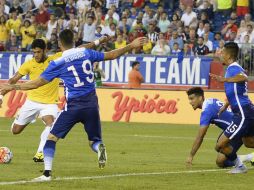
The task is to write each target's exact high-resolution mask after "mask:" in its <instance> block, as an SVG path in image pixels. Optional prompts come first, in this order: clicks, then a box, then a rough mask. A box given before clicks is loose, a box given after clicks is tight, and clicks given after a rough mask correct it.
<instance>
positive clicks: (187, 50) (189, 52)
mask: <svg viewBox="0 0 254 190" xmlns="http://www.w3.org/2000/svg"><path fill="white" fill-rule="evenodd" d="M192 54H193V52H192V49H191V47H190V46H189V44H187V43H185V44H184V45H183V56H192Z"/></svg>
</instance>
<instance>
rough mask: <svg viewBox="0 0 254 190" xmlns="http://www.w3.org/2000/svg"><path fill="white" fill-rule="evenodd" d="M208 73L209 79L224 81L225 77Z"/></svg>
mask: <svg viewBox="0 0 254 190" xmlns="http://www.w3.org/2000/svg"><path fill="white" fill-rule="evenodd" d="M209 75H210V77H211V79H214V80H217V81H218V82H225V81H226V79H225V77H222V76H219V75H215V74H212V73H209Z"/></svg>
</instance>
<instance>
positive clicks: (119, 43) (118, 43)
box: [114, 34, 127, 49]
mask: <svg viewBox="0 0 254 190" xmlns="http://www.w3.org/2000/svg"><path fill="white" fill-rule="evenodd" d="M126 45H127V42H126V40H124V39H123V35H122V34H118V36H117V38H116V41H115V43H114V49H119V48H123V47H125V46H126Z"/></svg>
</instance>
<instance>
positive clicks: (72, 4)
mask: <svg viewBox="0 0 254 190" xmlns="http://www.w3.org/2000/svg"><path fill="white" fill-rule="evenodd" d="M65 13H66V14H70V13H72V14H74V15H76V13H77V9H76V5H75V1H74V0H68V3H67V4H66V7H65Z"/></svg>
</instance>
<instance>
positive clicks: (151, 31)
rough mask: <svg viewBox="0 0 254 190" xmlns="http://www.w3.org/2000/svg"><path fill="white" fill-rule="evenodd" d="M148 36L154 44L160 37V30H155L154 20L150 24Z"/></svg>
mask: <svg viewBox="0 0 254 190" xmlns="http://www.w3.org/2000/svg"><path fill="white" fill-rule="evenodd" d="M147 37H148V39H149V40H150V41H151V42H152V44H153V45H155V44H156V42H157V40H158V38H159V34H158V32H156V31H155V25H154V24H153V23H152V22H150V23H149V25H148V30H147Z"/></svg>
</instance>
